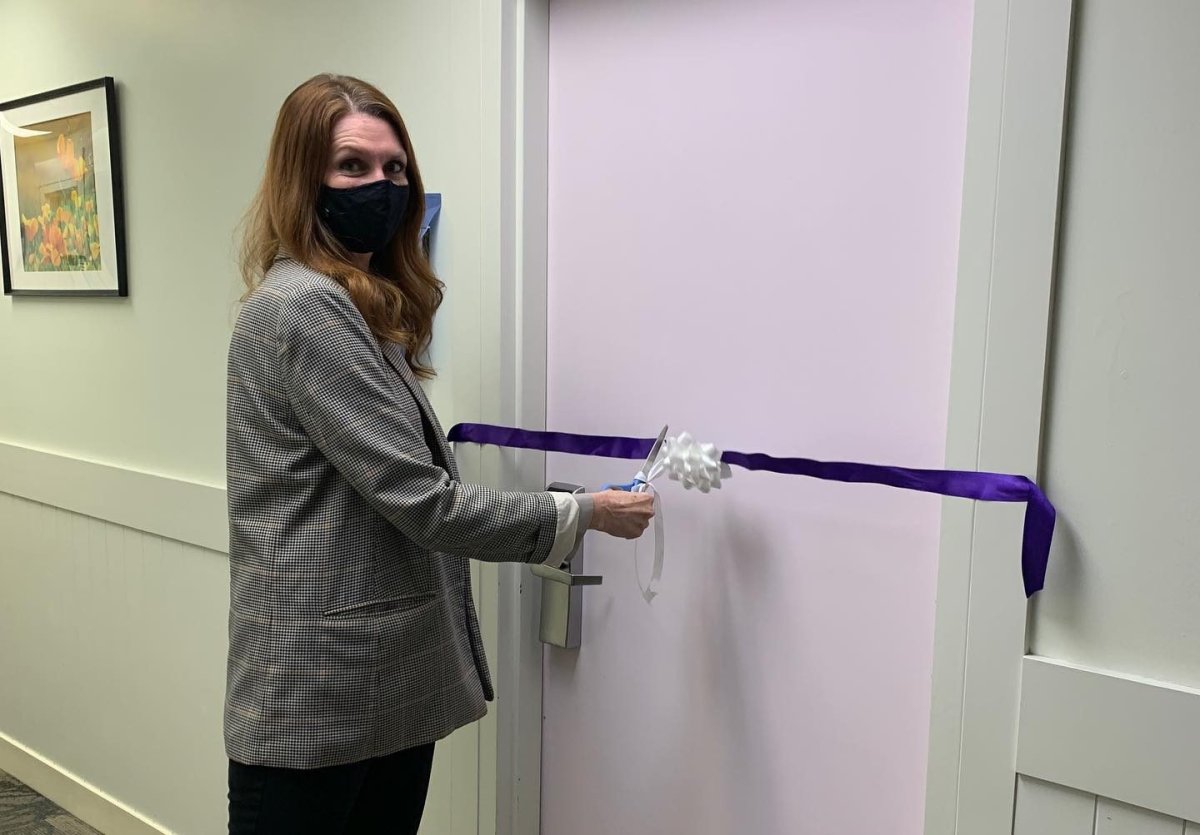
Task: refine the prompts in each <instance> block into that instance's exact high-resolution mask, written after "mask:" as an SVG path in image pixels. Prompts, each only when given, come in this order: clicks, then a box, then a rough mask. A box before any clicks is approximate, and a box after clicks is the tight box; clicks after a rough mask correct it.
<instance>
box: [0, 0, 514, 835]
mask: <svg viewBox="0 0 1200 835" xmlns="http://www.w3.org/2000/svg"><path fill="white" fill-rule="evenodd" d="M499 30H500V13H499V4H496V3H470V2H466V0H454V2H441V3H422V2H417V1H416V0H404V1H403V2H400V1H399V0H398V1H397V2H386V0H350V2H340V3H337V4H330V3H317V2H302V3H294V2H283V0H268V2H255V3H241V2H234V1H233V0H214V1H212V2H209V1H208V0H206V1H205V2H200V0H176V2H171V3H152V2H149V0H102V2H97V3H91V4H85V5H82V6H81V5H79V4H73V3H65V2H48V3H25V2H19V0H0V31H2V32H4V34H5V48H4V50H3V51H0V101H3V100H9V99H13V98H17V97H21V96H25V95H29V94H33V93H37V92H42V91H45V90H49V89H53V88H55V87H59V86H64V85H67V84H71V83H75V82H78V81H82V80H88V79H92V78H96V77H99V76H102V75H111V76H114V77H115V78H116V79H117V82H118V84H119V96H120V106H121V118H122V121H123V132H122V141H123V146H124V153H125V182H126V208H127V221H128V240H129V281H130V297H129V298H128V299H126V300H112V299H99V300H78V299H75V300H72V299H37V298H21V299H17V300H14V299H12V298H10V297H4V298H0V392H2V394H0V493H3V495H0V514H2V515H0V767H6V768H8V769H9V770H12V771H14V772H16V773H17V774H18V776H27V777H29V779H30V780H31V782H32V781H34V780H38V781H41V783H42V784H43V785H44V787H45V790H46V791H63V792H67V793H68V794H70V795H71V797H73V798H76V799H77V800H78V798H82V799H81V800H78V803H80V804H82V805H83V806H86V807H87V809H88V810H91V812H92V813H94V814H96V815H108V816H109V817H107V818H105V820H108V821H110V822H113V821H115V823H111V825H113V826H119V827H131V826H136V821H135V819H134V818H133V817H129V816H128V815H125V816H122V814H120V813H118V812H115V811H113V809H115V808H116V806H113V804H107V806H106V804H105V802H97V801H96V798H97V797H101V795H106V796H109V797H111V799H112V801H113V803H115V804H116V805H117V806H120V805H122V804H123V805H124V806H127V807H129V808H131V809H132V810H133V812H134V813H136V814H135V817H138V816H140V817H141V818H146V819H150V820H152V821H154V822H156V823H157V825H160V826H162V827H164V828H167V829H170V830H173V831H178V832H189V833H199V832H215V831H219V830H220V828H221V827H222V826H223V820H224V814H225V811H224V760H223V754H222V750H221V742H220V700H221V697H222V693H223V688H224V652H225V625H224V620H225V612H226V607H227V594H228V591H227V582H228V581H227V568H226V563H225V560H226V558H225V556H224V555H223V554H222V553H221V552H222V550H223V549H224V547H225V520H224V515H223V482H224V374H225V372H224V363H225V349H226V345H227V338H228V333H229V330H230V327H231V325H232V321H233V317H234V313H235V310H234V300H235V298H236V297H237V295H238V294H239V292H240V289H239V287H238V280H237V278H236V275H235V268H234V263H233V253H234V248H235V247H234V241H235V237H234V232H235V226H236V224H237V222H238V220H239V218H240V216H241V213H242V211H243V210H244V208H245V206H246V204H247V202H248V201H249V199H250V196H251V194H252V191H253V189H254V187H255V185H256V184H257V180H258V178H259V175H260V172H261V166H262V162H263V159H264V156H265V152H266V147H267V141H268V139H269V136H270V129H271V126H272V124H273V120H274V116H275V112H276V110H277V109H278V106H279V104H280V103H281V102H282V100H283V98H284V96H285V95H286V94H287V93H288V91H290V90H291V89H292V88H293V87H294V86H295V85H296V84H298V83H299V82H300V81H302V80H303V79H305V78H307V77H309V76H311V75H313V74H315V73H317V72H321V71H327V70H333V71H338V72H345V73H350V74H356V75H362V76H363V77H365V78H367V79H369V80H372V81H374V82H375V83H377V84H378V85H379V86H380V87H382V88H383V89H384V90H385V91H386V92H388V93H389V94H390V95H391V96H392V97H393V98H394V99H395V101H396V102H397V103H398V105H399V106H400V108H401V110H402V111H403V112H404V114H405V117H406V120H407V122H408V126H409V129H410V131H411V133H412V136H413V139H414V143H415V145H416V150H417V154H418V158H419V160H420V163H421V166H422V170H423V173H424V175H425V179H426V183H427V184H428V187H429V188H430V189H431V190H438V191H441V192H442V193H443V194H444V195H445V207H446V208H445V211H444V213H443V216H442V220H441V226H440V230H439V233H438V240H437V266H438V268H439V270H440V272H441V273H442V275H443V277H444V278H446V280H447V282H448V284H449V291H448V297H447V303H446V306H445V307H444V308H443V314H442V316H441V317H440V319H439V331H438V335H437V342H436V343H435V361H436V362H437V363H438V364H439V365H440V366H441V367H442V368H443V371H444V373H443V376H442V377H440V378H439V380H438V381H437V382H436V383H434V384H433V386H432V388H431V393H432V396H433V399H434V401H435V403H436V405H437V406H438V408H439V410H440V411H441V412H442V413H443V417H444V418H445V419H446V422H447V423H449V422H451V421H453V420H454V419H456V418H459V419H461V418H462V417H463V416H471V415H477V412H478V409H479V404H480V402H481V399H483V398H486V397H487V391H488V389H487V384H486V383H485V382H484V381H481V376H480V363H481V361H482V360H481V354H482V353H483V352H482V351H481V349H480V345H481V339H482V338H484V337H482V336H481V329H483V328H485V327H492V328H493V329H494V328H495V325H494V323H491V320H490V319H489V317H494V315H495V314H493V313H492V312H491V311H490V310H488V311H484V312H481V310H480V305H479V296H480V293H481V292H482V289H483V288H484V287H485V286H490V285H489V282H494V281H495V273H496V271H497V263H498V259H499V242H498V239H499V234H500V233H499V221H498V219H497V218H496V217H495V215H496V214H498V213H497V212H494V211H490V210H489V207H494V206H495V205H496V200H497V199H498V197H497V195H498V192H499V180H500V175H499V165H500V152H499V147H498V146H499V138H498V134H499V131H498V124H499V114H498V107H499V86H498V82H496V81H495V76H496V75H497V74H498V73H497V67H498V66H499V61H500V34H499ZM88 462H99V463H98V464H95V465H94V464H91V463H88ZM80 485H87V486H86V489H84V488H81V487H80ZM480 733H481V731H480V730H479V729H472V730H471V731H469V732H468V733H467V734H465V735H464V736H462V737H460V738H459V739H457V740H456V741H454V742H452V743H450V744H448V745H445V746H443V747H442V748H441V752H440V753H439V760H438V766H437V773H436V775H435V788H434V792H433V796H432V797H431V800H430V811H429V826H428V829H429V831H437V832H451V831H453V832H467V831H470V832H474V831H475V829H476V825H477V816H478V815H479V814H480V811H479V807H478V805H477V803H476V788H477V783H478V780H479V779H480V778H479V770H478V769H479V765H478V762H477V755H476V750H477V747H478V744H479V741H478V735H479V734H480ZM482 733H485V734H487V733H491V734H492V735H493V736H494V729H491V730H490V731H489V730H488V727H487V726H486V725H485V726H484V729H483V731H482ZM43 761H46V762H43ZM47 762H48V763H49V765H47ZM21 769H27V770H28V771H27V773H26V774H23V773H22V771H21ZM485 773H486V772H485ZM39 775H40V776H39ZM64 775H66V776H65V777H64ZM83 784H87V786H88V787H90V788H84V789H83V790H81V791H75V790H74V789H72V788H71V787H72V786H76V787H78V786H80V785H83ZM92 789H94V791H92ZM452 790H453V792H456V793H457V794H452ZM464 797H465V798H467V799H466V800H463V799H462V798H464ZM452 798H458V801H457V802H452ZM72 802H74V801H72ZM108 807H112V808H108ZM81 808H82V807H81ZM97 810H99V811H97ZM485 823H486V821H485ZM114 831H116V830H114Z"/></svg>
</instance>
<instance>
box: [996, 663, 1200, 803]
mask: <svg viewBox="0 0 1200 835" xmlns="http://www.w3.org/2000/svg"><path fill="white" fill-rule="evenodd" d="M1196 728H1200V690H1195V689H1192V688H1189V687H1183V686H1180V685H1176V684H1171V683H1168V682H1161V681H1154V680H1151V679H1144V678H1139V677H1137V676H1129V675H1126V674H1123V673H1118V672H1113V671H1109V670H1100V669H1095V668H1092V667H1086V666H1083V665H1078V664H1071V663H1069V662H1065V661H1059V660H1056V659H1051V658H1043V657H1040V656H1033V655H1029V656H1026V657H1025V659H1024V661H1023V664H1022V683H1021V719H1020V724H1019V730H1018V738H1017V771H1018V773H1020V774H1025V775H1027V776H1030V777H1036V778H1038V779H1040V780H1045V781H1047V782H1050V783H1057V784H1058V785H1060V786H1068V787H1070V788H1073V789H1079V790H1081V791H1085V792H1088V793H1090V794H1095V795H1099V796H1100V797H1111V798H1113V799H1115V800H1120V801H1122V802H1124V803H1128V804H1131V805H1133V806H1140V807H1142V808H1144V809H1153V810H1154V811H1156V812H1161V813H1163V814H1166V815H1172V816H1174V817H1178V818H1183V819H1185V820H1200V793H1198V792H1197V791H1196V785H1197V780H1198V779H1200V747H1197V745H1196V741H1195V733H1194V730H1195V729H1196Z"/></svg>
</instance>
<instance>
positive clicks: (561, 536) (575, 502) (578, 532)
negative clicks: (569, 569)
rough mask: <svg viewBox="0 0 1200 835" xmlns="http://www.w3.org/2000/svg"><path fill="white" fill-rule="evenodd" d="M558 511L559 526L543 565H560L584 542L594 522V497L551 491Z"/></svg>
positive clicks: (573, 554)
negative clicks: (584, 536)
mask: <svg viewBox="0 0 1200 835" xmlns="http://www.w3.org/2000/svg"><path fill="white" fill-rule="evenodd" d="M550 496H551V498H553V499H554V505H555V509H556V510H557V511H558V526H557V528H556V530H555V533H554V544H553V545H552V546H551V547H550V554H549V555H548V556H547V557H546V559H545V562H544V563H543V565H549V566H552V567H553V568H558V567H560V566H561V565H562V564H563V563H564V562H567V561H569V560H570V559H571V557H573V556H575V551H576V550H578V548H579V545H580V544H581V543H582V542H583V535H584V534H585V533H586V532H587V529H588V527H589V526H590V525H591V522H592V497H591V496H587V495H583V494H579V495H573V494H571V493H557V492H555V493H551V494H550Z"/></svg>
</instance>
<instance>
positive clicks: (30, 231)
mask: <svg viewBox="0 0 1200 835" xmlns="http://www.w3.org/2000/svg"><path fill="white" fill-rule="evenodd" d="M28 132H30V133H36V134H37V135H35V136H17V137H14V139H13V143H14V148H13V150H14V156H15V158H16V163H17V166H16V167H17V204H18V210H19V212H20V221H21V259H22V261H23V262H24V267H25V270H26V271H28V272H51V271H81V270H82V271H88V270H100V269H102V264H101V261H100V252H101V246H100V218H99V216H98V215H97V211H96V208H97V205H98V203H99V201H98V200H97V199H96V177H95V174H94V172H93V170H92V167H93V161H94V156H93V154H94V151H93V148H94V146H93V143H92V123H91V116H90V114H88V113H81V114H77V115H72V116H68V117H66V118H63V119H55V120H53V121H51V122H44V123H41V124H35V125H29V126H28Z"/></svg>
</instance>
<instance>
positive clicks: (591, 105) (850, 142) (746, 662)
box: [541, 0, 971, 835]
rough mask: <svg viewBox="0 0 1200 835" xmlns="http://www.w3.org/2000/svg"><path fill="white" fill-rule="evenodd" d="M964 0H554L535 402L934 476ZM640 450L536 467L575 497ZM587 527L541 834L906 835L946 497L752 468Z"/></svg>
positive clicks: (617, 476)
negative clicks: (620, 530)
mask: <svg viewBox="0 0 1200 835" xmlns="http://www.w3.org/2000/svg"><path fill="white" fill-rule="evenodd" d="M970 20H971V7H970V3H969V2H968V0H913V2H907V3H904V4H896V3H894V2H892V0H855V1H854V2H839V3H818V2H804V3H796V2H784V0H771V1H770V2H767V1H766V0H756V1H755V2H745V0H710V2H706V3H704V4H702V5H701V6H697V4H695V3H692V2H683V0H668V1H667V2H656V3H640V4H639V3H597V2H588V1H587V0H554V2H552V3H551V4H550V26H549V52H550V58H549V61H550V65H549V66H550V71H549V87H550V98H549V101H550V110H549V124H550V129H549V136H550V141H549V279H548V283H549V294H548V298H549V341H548V346H549V350H548V358H549V359H548V365H549V376H548V419H547V424H548V425H549V426H550V427H551V428H554V429H559V430H563V431H576V432H596V433H602V434H626V435H634V436H639V437H648V436H652V435H654V434H655V433H656V432H657V430H658V429H659V428H660V426H661V425H662V423H664V422H670V424H671V428H672V430H673V431H674V432H678V431H680V430H688V431H690V432H691V433H692V434H694V435H695V436H697V437H698V438H700V439H701V440H705V441H712V442H714V443H718V444H721V445H724V446H726V447H729V448H733V449H738V450H743V451H748V452H749V451H761V452H768V453H774V454H777V455H809V456H814V457H821V458H841V459H851V460H854V459H857V460H870V461H881V462H891V463H906V464H910V465H915V466H939V465H940V463H941V460H942V456H943V449H944V438H945V427H946V424H945V422H946V405H945V404H946V396H947V390H948V380H949V361H950V344H951V327H952V317H953V296H954V281H955V261H956V239H957V230H958V225H959V204H960V195H961V179H960V177H961V171H962V156H963V147H964V136H965V119H966V95H967V71H968V62H969V48H970V35H969V32H970ZM634 469H636V464H632V465H631V462H613V461H603V460H594V459H580V458H568V457H558V456H551V457H550V460H549V462H548V474H549V478H550V479H551V480H556V481H568V482H575V483H579V484H584V485H588V486H591V487H593V488H594V487H596V486H597V485H599V484H601V483H603V482H606V481H619V480H627V479H629V478H630V477H632V475H633V470H634ZM662 498H663V507H664V517H665V528H666V548H665V556H666V566H665V572H664V575H663V581H662V585H661V587H660V591H661V593H660V595H659V596H658V597H657V598H655V599H654V600H653V602H652V603H649V604H648V603H647V602H646V601H645V600H644V599H643V597H642V595H641V594H640V591H639V576H638V573H639V571H640V576H641V581H643V582H644V581H645V580H646V578H647V577H648V575H649V572H650V563H651V557H652V550H653V543H652V540H651V539H650V538H649V537H647V538H646V539H645V540H643V541H642V542H641V543H640V544H639V545H638V546H634V545H632V544H628V543H623V542H617V541H613V540H609V539H604V538H602V537H591V538H589V542H588V544H587V548H588V551H589V553H588V556H587V571H588V573H598V574H601V575H603V577H604V584H603V585H602V586H599V587H588V588H585V589H584V606H585V609H584V618H583V635H582V646H581V647H580V648H579V649H578V650H577V651H567V650H556V649H551V648H548V649H547V650H546V654H545V668H544V672H545V674H544V687H545V696H544V706H543V712H544V717H545V719H544V725H543V755H542V767H541V780H542V783H541V809H542V814H541V823H542V830H541V831H542V832H543V833H544V835H599V833H614V832H622V833H631V834H632V833H643V832H645V833H649V832H671V833H683V832H687V833H696V834H697V835H727V834H728V833H734V832H746V833H764V835H772V834H773V833H779V835H806V834H807V835H828V833H832V832H846V833H869V832H888V833H893V834H894V835H905V834H906V833H907V835H913V833H918V832H920V831H921V825H922V805H923V797H924V763H925V756H926V744H927V743H926V740H927V733H928V712H929V707H928V706H929V675H930V665H931V655H932V630H933V624H932V620H933V612H934V588H935V576H936V559H937V548H938V535H939V510H940V504H939V502H938V501H937V500H936V499H932V498H930V497H927V496H920V495H915V494H908V493H903V492H898V491H891V490H888V489H885V488H876V487H870V486H846V485H830V484H822V483H814V482H807V481H804V480H801V479H794V478H791V479H789V478H785V477H782V476H770V475H763V474H750V473H745V472H740V473H737V474H735V476H734V477H733V479H732V481H730V482H729V483H728V484H727V485H725V486H724V487H723V488H722V489H721V490H720V491H719V492H718V493H712V494H709V495H700V494H696V493H685V492H684V491H683V490H681V489H678V486H677V485H673V484H670V483H667V484H665V485H664V486H663V488H662Z"/></svg>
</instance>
